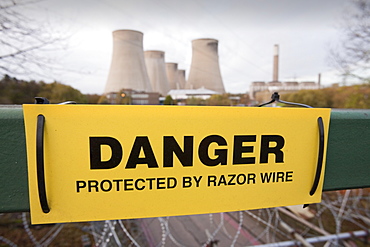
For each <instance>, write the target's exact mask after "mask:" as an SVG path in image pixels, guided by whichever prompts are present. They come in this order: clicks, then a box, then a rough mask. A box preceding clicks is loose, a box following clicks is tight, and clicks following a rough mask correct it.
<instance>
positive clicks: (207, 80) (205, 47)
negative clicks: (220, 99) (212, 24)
mask: <svg viewBox="0 0 370 247" xmlns="http://www.w3.org/2000/svg"><path fill="white" fill-rule="evenodd" d="M192 47H193V49H192V51H193V54H192V60H191V66H190V71H189V78H188V81H187V83H186V88H187V89H198V88H201V87H204V88H207V89H210V90H213V91H216V92H219V93H225V88H224V84H223V82H222V77H221V71H220V65H219V61H218V40H216V39H196V40H193V41H192Z"/></svg>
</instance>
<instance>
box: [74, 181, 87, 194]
mask: <svg viewBox="0 0 370 247" xmlns="http://www.w3.org/2000/svg"><path fill="white" fill-rule="evenodd" d="M76 188H77V193H78V192H80V190H81V189H83V188H86V182H85V181H76Z"/></svg>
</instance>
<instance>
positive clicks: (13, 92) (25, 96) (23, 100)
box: [0, 75, 100, 104]
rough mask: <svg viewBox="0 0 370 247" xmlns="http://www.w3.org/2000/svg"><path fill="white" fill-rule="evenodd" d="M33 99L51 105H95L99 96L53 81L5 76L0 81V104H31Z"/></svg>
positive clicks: (33, 101)
mask: <svg viewBox="0 0 370 247" xmlns="http://www.w3.org/2000/svg"><path fill="white" fill-rule="evenodd" d="M35 97H45V98H47V99H48V100H49V101H50V102H51V103H54V104H57V103H61V102H65V101H69V100H71V101H76V102H77V103H81V104H86V103H97V102H98V100H99V97H100V95H97V94H82V93H81V92H80V91H79V90H77V89H75V88H73V87H71V86H68V85H64V84H62V83H59V82H56V81H54V82H53V83H46V82H43V81H39V82H36V81H33V80H32V81H25V80H18V79H17V78H14V77H10V76H8V75H5V76H4V77H3V78H2V79H1V80H0V104H33V103H35Z"/></svg>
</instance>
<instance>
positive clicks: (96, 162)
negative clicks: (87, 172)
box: [90, 136, 122, 169]
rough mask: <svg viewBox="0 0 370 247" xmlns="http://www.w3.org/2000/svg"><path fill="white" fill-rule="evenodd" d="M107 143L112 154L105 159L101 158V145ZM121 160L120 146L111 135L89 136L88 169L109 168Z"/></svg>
mask: <svg viewBox="0 0 370 247" xmlns="http://www.w3.org/2000/svg"><path fill="white" fill-rule="evenodd" d="M102 145H107V146H109V147H110V148H111V150H112V156H111V158H110V159H109V160H107V161H102V160H101V146H102ZM121 160H122V146H121V144H120V143H119V141H118V140H117V139H114V138H113V137H108V136H104V137H90V169H111V168H114V167H116V166H118V165H119V163H120V162H121Z"/></svg>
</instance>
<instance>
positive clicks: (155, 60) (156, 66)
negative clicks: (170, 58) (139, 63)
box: [144, 51, 170, 96]
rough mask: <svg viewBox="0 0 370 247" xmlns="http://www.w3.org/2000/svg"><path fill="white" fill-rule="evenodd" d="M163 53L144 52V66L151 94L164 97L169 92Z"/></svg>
mask: <svg viewBox="0 0 370 247" xmlns="http://www.w3.org/2000/svg"><path fill="white" fill-rule="evenodd" d="M164 55H165V54H164V52H163V51H145V52H144V56H145V64H146V68H147V70H148V75H149V79H150V83H151V85H152V90H153V92H158V93H160V94H161V95H163V96H165V95H167V93H168V92H169V91H170V85H169V83H168V79H167V74H166V65H165V62H164Z"/></svg>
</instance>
